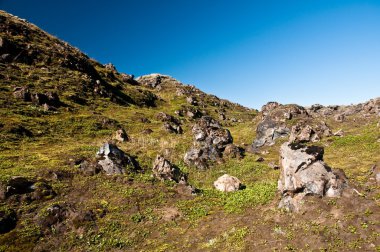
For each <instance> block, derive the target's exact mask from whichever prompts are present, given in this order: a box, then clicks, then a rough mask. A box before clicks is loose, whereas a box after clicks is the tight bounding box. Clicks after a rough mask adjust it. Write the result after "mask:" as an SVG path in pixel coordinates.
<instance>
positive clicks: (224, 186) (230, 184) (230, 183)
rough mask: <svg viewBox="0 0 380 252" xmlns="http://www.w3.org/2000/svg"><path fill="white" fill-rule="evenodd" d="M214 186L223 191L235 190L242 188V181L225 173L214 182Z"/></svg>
mask: <svg viewBox="0 0 380 252" xmlns="http://www.w3.org/2000/svg"><path fill="white" fill-rule="evenodd" d="M214 187H215V188H216V189H217V190H218V191H221V192H234V191H237V190H239V189H241V187H242V183H241V182H240V180H239V179H238V178H236V177H233V176H230V175H228V174H224V175H223V176H220V177H219V178H218V179H217V180H216V181H215V182H214Z"/></svg>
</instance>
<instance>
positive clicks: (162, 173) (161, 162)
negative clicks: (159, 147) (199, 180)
mask: <svg viewBox="0 0 380 252" xmlns="http://www.w3.org/2000/svg"><path fill="white" fill-rule="evenodd" d="M152 171H153V175H154V176H155V177H156V178H158V179H159V180H161V181H164V180H169V181H174V182H176V183H187V178H186V175H185V174H183V173H182V172H181V170H180V169H179V168H178V167H177V166H175V165H173V164H171V163H170V161H169V160H166V159H165V158H164V157H163V156H161V155H158V156H157V157H156V159H155V160H154V162H153V169H152Z"/></svg>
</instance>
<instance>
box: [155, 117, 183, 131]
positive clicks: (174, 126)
mask: <svg viewBox="0 0 380 252" xmlns="http://www.w3.org/2000/svg"><path fill="white" fill-rule="evenodd" d="M156 118H157V119H158V120H160V121H161V122H164V125H163V128H164V129H165V130H166V131H167V132H169V133H175V134H182V133H183V130H182V127H181V122H180V121H179V120H178V119H177V118H175V117H174V116H171V115H169V114H166V113H164V112H159V113H158V114H157V115H156Z"/></svg>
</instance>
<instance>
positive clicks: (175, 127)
mask: <svg viewBox="0 0 380 252" xmlns="http://www.w3.org/2000/svg"><path fill="white" fill-rule="evenodd" d="M163 128H164V129H165V130H166V131H167V132H169V133H175V134H182V133H183V130H182V128H181V126H179V125H176V124H174V125H172V124H170V123H168V122H166V123H164V125H163Z"/></svg>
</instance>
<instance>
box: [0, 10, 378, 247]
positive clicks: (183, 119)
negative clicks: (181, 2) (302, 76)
mask: <svg viewBox="0 0 380 252" xmlns="http://www.w3.org/2000/svg"><path fill="white" fill-rule="evenodd" d="M126 60H127V59H126ZM0 83H1V86H0V89H1V90H0V104H1V106H0V118H1V121H0V137H1V141H0V150H1V151H0V251H239V250H240V251H287V250H290V251H319V250H322V251H379V250H380V240H379V235H380V223H379V220H380V211H379V210H380V208H379V204H380V190H379V186H380V117H379V115H380V98H376V99H372V100H370V101H368V102H365V103H362V104H357V105H350V106H327V107H326V106H321V105H313V106H311V107H309V108H305V107H302V106H298V105H292V104H291V105H282V104H279V103H276V102H269V103H268V104H266V105H265V106H263V108H261V110H260V111H257V110H253V109H248V108H245V107H243V106H240V105H239V104H235V103H231V102H229V101H226V100H223V99H219V98H218V97H216V96H213V95H209V94H205V93H204V92H202V91H200V90H199V89H197V88H196V87H194V86H192V85H185V84H183V83H181V82H180V81H178V80H176V79H174V78H172V77H170V76H166V75H161V74H151V75H146V76H141V77H139V78H135V77H134V76H133V75H130V74H125V73H119V72H118V71H117V69H116V68H115V66H113V65H112V64H106V65H102V64H100V63H98V62H96V61H95V60H93V59H91V58H89V57H88V56H86V55H85V54H83V53H81V52H80V51H79V50H78V49H76V48H74V47H72V46H70V45H68V44H67V43H65V42H62V41H61V40H59V39H57V38H55V37H53V36H51V35H49V34H47V33H45V32H44V31H42V30H40V29H39V28H38V27H36V26H34V25H33V24H30V23H28V22H27V21H25V20H22V19H20V18H17V17H15V16H12V15H10V14H8V13H5V12H2V11H0Z"/></svg>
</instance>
